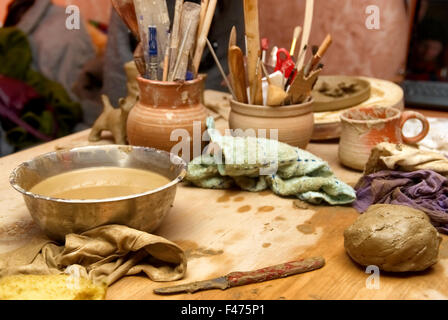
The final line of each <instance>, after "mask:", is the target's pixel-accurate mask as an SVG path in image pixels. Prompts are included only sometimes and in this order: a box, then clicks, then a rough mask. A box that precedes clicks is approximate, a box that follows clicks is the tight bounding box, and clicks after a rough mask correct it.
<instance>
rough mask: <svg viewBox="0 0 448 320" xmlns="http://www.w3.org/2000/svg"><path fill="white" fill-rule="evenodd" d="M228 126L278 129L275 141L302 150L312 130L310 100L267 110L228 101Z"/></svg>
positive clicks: (306, 144) (265, 107)
mask: <svg viewBox="0 0 448 320" xmlns="http://www.w3.org/2000/svg"><path fill="white" fill-rule="evenodd" d="M230 105H231V107H232V109H231V112H230V116H229V127H230V129H232V130H237V129H241V130H248V129H254V130H255V133H257V130H259V129H266V131H267V132H266V135H267V138H273V137H270V136H269V130H270V129H277V130H278V140H279V141H280V142H284V143H287V144H289V145H291V146H294V147H299V148H301V149H305V148H306V147H307V146H308V143H309V142H310V140H311V136H312V134H313V129H314V115H313V100H311V101H309V102H306V103H302V104H297V105H290V106H281V107H275V108H274V107H268V106H259V105H250V104H244V103H240V102H237V101H234V100H231V101H230Z"/></svg>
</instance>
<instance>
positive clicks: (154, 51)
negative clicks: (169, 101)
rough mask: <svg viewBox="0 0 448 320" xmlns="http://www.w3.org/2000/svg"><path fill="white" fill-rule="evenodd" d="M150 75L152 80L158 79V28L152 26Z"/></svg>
mask: <svg viewBox="0 0 448 320" xmlns="http://www.w3.org/2000/svg"><path fill="white" fill-rule="evenodd" d="M148 38H149V39H148V41H149V43H148V56H149V61H148V77H149V79H150V80H157V74H158V71H159V68H158V60H157V57H158V48H157V28H156V27H155V26H150V27H149V30H148Z"/></svg>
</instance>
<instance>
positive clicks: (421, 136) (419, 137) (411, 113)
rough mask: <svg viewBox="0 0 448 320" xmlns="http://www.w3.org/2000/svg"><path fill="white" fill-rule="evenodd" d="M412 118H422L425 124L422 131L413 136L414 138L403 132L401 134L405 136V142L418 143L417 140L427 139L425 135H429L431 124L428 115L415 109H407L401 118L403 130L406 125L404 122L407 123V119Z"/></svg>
mask: <svg viewBox="0 0 448 320" xmlns="http://www.w3.org/2000/svg"><path fill="white" fill-rule="evenodd" d="M410 119H418V120H420V121H421V123H422V125H423V129H422V131H421V132H420V134H418V135H417V136H416V137H412V138H408V137H405V136H404V134H403V132H402V133H401V136H402V138H403V142H404V143H407V144H416V143H417V142H420V141H422V140H423V139H425V137H426V136H427V135H428V132H429V128H430V124H429V121H428V119H426V117H425V116H424V115H422V114H421V113H418V112H414V111H405V112H403V113H402V114H401V120H400V128H401V129H402V130H403V127H404V124H405V123H406V121H408V120H410Z"/></svg>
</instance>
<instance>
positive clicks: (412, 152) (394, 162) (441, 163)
mask: <svg viewBox="0 0 448 320" xmlns="http://www.w3.org/2000/svg"><path fill="white" fill-rule="evenodd" d="M381 170H398V171H407V172H411V171H417V170H432V171H435V172H437V173H439V174H441V175H443V176H445V177H448V159H447V158H445V156H444V155H443V154H441V153H438V152H432V151H425V150H419V149H416V148H413V147H410V146H406V145H402V144H398V145H397V144H392V143H388V142H383V143H380V144H378V145H377V146H376V147H375V148H373V150H372V152H371V154H370V158H369V161H368V162H367V164H366V169H365V171H364V174H365V175H368V174H371V173H374V172H377V171H381Z"/></svg>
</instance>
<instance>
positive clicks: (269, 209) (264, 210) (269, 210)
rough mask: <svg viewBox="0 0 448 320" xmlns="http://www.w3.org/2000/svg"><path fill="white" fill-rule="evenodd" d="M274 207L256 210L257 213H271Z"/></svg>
mask: <svg viewBox="0 0 448 320" xmlns="http://www.w3.org/2000/svg"><path fill="white" fill-rule="evenodd" d="M274 209H275V208H274V207H272V206H264V207H260V208H258V212H271V211H274Z"/></svg>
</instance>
